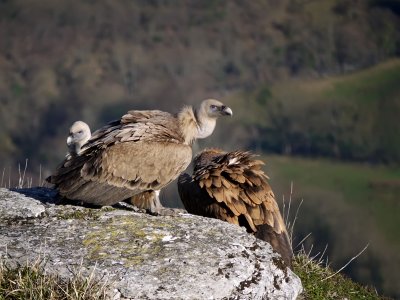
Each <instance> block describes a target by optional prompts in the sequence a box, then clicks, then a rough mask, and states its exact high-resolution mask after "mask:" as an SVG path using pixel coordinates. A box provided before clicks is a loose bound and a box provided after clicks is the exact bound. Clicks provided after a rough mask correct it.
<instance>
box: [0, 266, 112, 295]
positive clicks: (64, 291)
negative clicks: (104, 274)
mask: <svg viewBox="0 0 400 300" xmlns="http://www.w3.org/2000/svg"><path fill="white" fill-rule="evenodd" d="M101 299H106V286H105V285H102V284H100V283H98V282H97V281H96V280H95V279H94V278H93V273H92V274H91V275H90V276H89V277H84V276H83V275H82V274H80V273H79V272H78V273H77V274H76V275H75V276H74V277H73V278H72V279H63V278H61V277H59V276H57V275H52V274H48V273H46V272H45V271H44V269H43V266H42V265H41V263H40V262H39V261H36V262H34V263H27V264H26V265H24V266H17V267H14V268H12V267H10V266H7V264H6V262H5V261H4V260H0V300H101Z"/></svg>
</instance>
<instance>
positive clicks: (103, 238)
mask: <svg viewBox="0 0 400 300" xmlns="http://www.w3.org/2000/svg"><path fill="white" fill-rule="evenodd" d="M21 193H23V194H25V195H23V194H21ZM21 193H19V192H18V191H9V190H6V189H0V212H3V211H6V213H5V215H6V216H7V217H6V218H1V219H0V239H1V240H2V241H4V242H3V243H2V245H1V246H0V255H1V257H2V258H3V259H4V258H5V257H6V256H7V257H9V258H8V260H13V261H15V262H16V261H18V262H24V261H26V260H29V259H30V260H35V259H36V258H37V257H43V258H45V259H44V261H45V266H44V267H45V269H46V270H47V271H48V272H55V273H57V274H58V275H60V276H66V277H68V276H71V275H72V274H71V273H72V271H71V270H76V268H79V269H80V272H83V273H85V272H86V273H87V274H90V273H91V272H92V270H93V269H94V268H95V269H96V274H97V276H98V280H102V281H107V282H108V283H109V284H110V297H111V298H114V299H143V298H147V299H295V298H296V297H297V295H298V294H299V293H300V292H301V290H302V287H301V282H300V280H299V278H298V277H297V276H296V275H295V274H294V273H293V272H292V271H291V270H289V269H282V267H281V266H279V264H277V263H275V262H274V261H276V260H277V259H278V260H279V256H278V254H276V253H274V252H273V250H272V248H271V246H270V245H269V244H267V243H265V242H264V241H261V240H257V239H255V238H254V237H253V236H251V235H249V234H247V233H246V231H245V230H244V229H242V228H240V227H238V226H235V225H231V224H228V223H225V222H222V221H219V220H215V219H208V218H202V217H198V216H193V215H189V214H183V213H180V214H178V215H176V216H168V217H161V216H160V217H154V216H150V215H147V214H143V213H137V212H134V211H128V210H122V209H113V208H109V207H108V208H102V209H94V208H86V207H80V206H74V205H55V204H54V203H55V201H53V200H52V199H53V198H54V197H55V196H54V195H53V194H52V190H49V189H44V188H36V189H30V190H24V191H21ZM45 193H47V194H48V195H49V196H48V197H47V196H45V195H44V194H45ZM26 195H32V197H34V198H35V199H34V198H30V197H27V196H26ZM10 207H12V209H10ZM27 207H28V211H30V212H29V213H22V212H24V211H25V209H26V208H27ZM16 219H18V220H20V221H21V222H13V223H7V222H8V220H14V221H15V220H16ZM27 219H29V220H31V221H30V222H23V220H27Z"/></svg>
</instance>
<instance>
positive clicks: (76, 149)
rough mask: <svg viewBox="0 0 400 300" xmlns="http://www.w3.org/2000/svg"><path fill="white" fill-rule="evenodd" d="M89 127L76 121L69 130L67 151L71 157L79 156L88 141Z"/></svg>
mask: <svg viewBox="0 0 400 300" xmlns="http://www.w3.org/2000/svg"><path fill="white" fill-rule="evenodd" d="M90 136H91V132H90V128H89V126H88V125H87V124H86V123H85V122H82V121H76V122H74V124H72V126H71V127H70V129H69V135H68V138H67V146H68V151H69V154H70V155H71V156H76V155H79V153H80V152H81V148H82V146H83V145H84V144H85V143H86V142H87V141H88V140H89V139H90Z"/></svg>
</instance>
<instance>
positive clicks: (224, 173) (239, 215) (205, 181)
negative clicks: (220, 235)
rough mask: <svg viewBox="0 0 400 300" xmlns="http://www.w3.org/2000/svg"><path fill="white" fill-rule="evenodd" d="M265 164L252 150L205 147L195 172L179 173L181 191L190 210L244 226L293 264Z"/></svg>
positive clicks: (197, 159) (196, 164)
mask: <svg viewBox="0 0 400 300" xmlns="http://www.w3.org/2000/svg"><path fill="white" fill-rule="evenodd" d="M263 165H264V163H263V162H262V161H261V160H256V159H254V158H253V156H252V155H251V154H250V153H249V152H243V151H234V152H229V153H225V152H222V151H220V150H215V149H211V150H206V151H203V152H202V153H201V154H200V155H199V156H197V157H196V158H195V168H194V172H193V176H189V175H187V174H186V175H184V176H183V175H181V176H180V178H179V182H178V189H179V194H180V197H181V199H182V202H183V204H184V206H185V208H186V209H187V210H188V212H190V213H193V214H197V215H202V216H206V217H213V218H218V219H221V220H224V221H227V222H230V223H233V224H238V225H241V226H245V227H246V228H247V231H249V232H251V233H254V234H255V235H256V236H257V237H258V238H260V239H263V240H265V241H268V242H270V243H271V244H272V246H273V247H274V249H275V250H277V251H278V252H279V253H280V254H281V255H282V257H283V258H284V260H285V261H286V262H287V263H288V265H290V262H291V257H292V250H291V246H290V241H289V238H288V235H287V231H286V226H285V223H284V221H283V219H282V216H281V214H280V211H279V207H278V205H277V203H276V201H275V196H274V194H273V192H272V189H271V187H270V185H269V184H268V182H267V179H268V177H267V175H266V174H265V173H264V172H263V171H262V169H261V168H262V166H263Z"/></svg>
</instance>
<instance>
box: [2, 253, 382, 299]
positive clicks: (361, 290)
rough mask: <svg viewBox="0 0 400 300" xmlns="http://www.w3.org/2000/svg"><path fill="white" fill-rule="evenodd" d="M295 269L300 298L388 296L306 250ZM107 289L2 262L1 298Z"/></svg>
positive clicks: (99, 294) (85, 294)
mask: <svg viewBox="0 0 400 300" xmlns="http://www.w3.org/2000/svg"><path fill="white" fill-rule="evenodd" d="M294 272H295V273H296V274H297V275H298V276H299V277H300V278H301V281H302V284H303V287H304V291H303V293H302V295H301V299H313V300H314V299H321V300H322V299H324V300H325V299H344V298H347V299H357V300H358V299H368V300H371V299H388V298H385V297H380V296H378V294H377V293H376V291H374V290H372V289H369V288H365V287H363V286H361V285H359V284H357V283H355V282H353V281H351V280H350V279H348V278H346V277H345V276H343V275H341V274H334V273H333V271H332V270H331V269H330V268H328V267H327V266H323V265H322V263H321V261H315V260H313V259H312V258H310V257H309V256H308V255H307V254H306V253H304V252H302V253H301V254H298V255H296V257H295V260H294ZM92 275H93V274H92ZM106 288H107V287H106V286H105V285H102V284H100V283H99V282H97V281H96V280H95V279H94V278H93V277H92V276H90V277H83V276H82V275H81V274H79V273H78V274H77V275H75V276H74V277H73V278H72V279H68V280H67V279H62V278H60V277H59V276H57V275H50V274H47V273H46V272H45V271H44V269H43V267H42V266H41V265H40V264H39V263H38V262H35V263H30V264H26V265H25V266H18V267H16V268H11V267H9V266H6V264H5V262H4V261H0V299H1V300H11V299H12V300H19V299H21V300H28V299H32V300H67V299H68V300H91V299H93V300H95V299H96V300H99V299H100V300H101V299H107V298H106Z"/></svg>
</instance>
